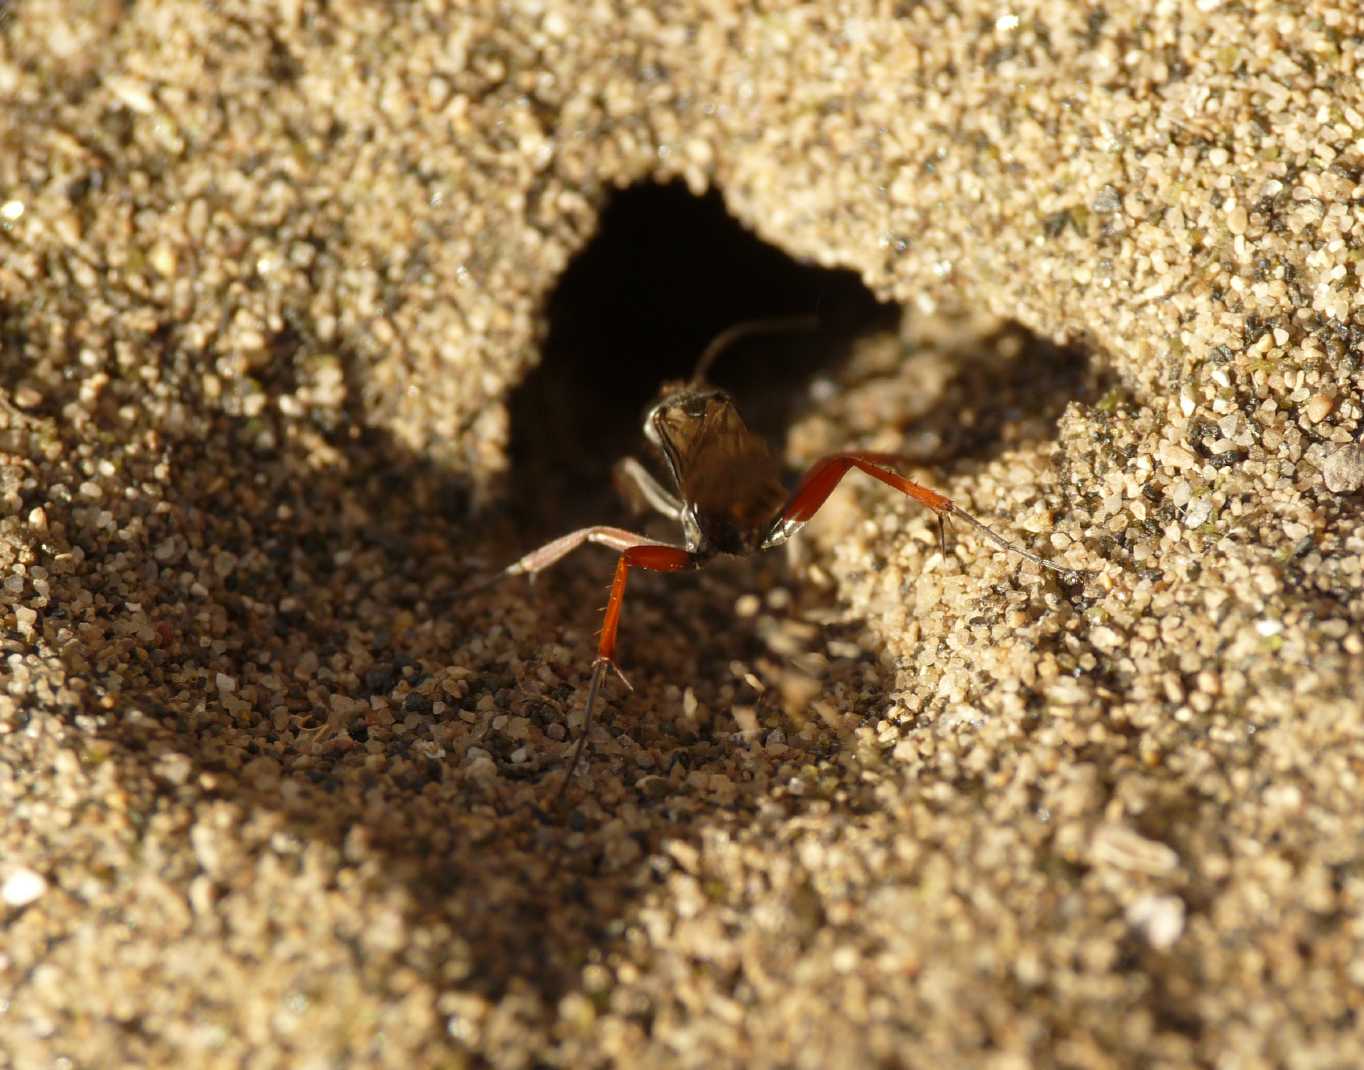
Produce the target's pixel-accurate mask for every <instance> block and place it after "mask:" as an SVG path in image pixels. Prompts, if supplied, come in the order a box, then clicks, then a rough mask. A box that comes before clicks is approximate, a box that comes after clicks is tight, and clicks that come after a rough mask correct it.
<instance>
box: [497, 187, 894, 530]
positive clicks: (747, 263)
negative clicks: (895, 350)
mask: <svg viewBox="0 0 1364 1070" xmlns="http://www.w3.org/2000/svg"><path fill="white" fill-rule="evenodd" d="M547 311H548V318H549V333H548V336H547V338H546V342H545V346H544V349H543V351H542V355H541V363H540V365H539V366H538V367H537V368H536V369H535V370H534V371H533V372H532V373H531V375H530V376H528V377H527V379H526V381H525V383H523V384H522V385H521V387H520V388H519V389H518V390H517V391H516V394H515V396H514V398H513V400H512V407H511V417H512V462H513V466H514V467H513V474H512V477H511V481H510V491H511V494H510V495H509V498H511V499H513V501H509V503H508V504H509V506H510V507H511V508H512V509H513V510H514V511H516V512H517V513H518V514H519V515H521V516H522V517H523V518H524V520H526V521H527V522H528V523H529V524H530V526H532V527H535V528H541V527H543V528H544V529H545V530H549V529H553V528H560V527H565V526H571V525H577V524H582V523H592V522H619V520H620V507H619V506H615V505H613V501H612V499H613V493H612V490H611V467H612V465H613V464H614V463H615V462H616V461H617V460H619V459H620V458H621V457H622V456H624V455H626V454H628V453H633V454H636V455H638V456H641V458H642V459H645V458H644V457H643V454H644V444H643V441H642V435H641V430H640V425H641V422H642V416H643V412H644V409H645V408H646V406H647V405H648V404H649V402H650V401H652V400H653V398H654V397H655V396H656V395H657V393H658V388H659V386H660V384H661V383H663V382H665V381H667V380H671V379H683V378H687V377H689V376H690V374H691V372H692V369H693V367H694V366H695V363H696V360H697V357H698V356H699V355H700V353H701V352H702V350H704V349H705V347H706V345H707V343H708V342H709V341H710V340H711V339H712V338H714V337H715V336H716V335H717V334H719V333H720V332H721V331H723V330H725V329H726V328H728V327H730V326H733V325H734V324H736V323H740V322H743V321H747V320H754V319H765V318H770V317H798V316H814V317H816V318H817V319H818V327H817V328H816V329H815V330H814V331H812V332H802V333H789V332H788V333H779V334H774V335H772V336H769V337H759V338H751V339H748V340H746V341H744V342H742V343H740V344H738V345H736V346H735V347H734V348H733V349H732V350H730V351H728V352H726V353H725V355H724V356H722V357H721V358H720V359H719V360H718V361H717V362H716V364H715V366H714V368H713V370H712V374H711V376H710V378H711V379H712V381H714V382H715V383H716V384H718V385H720V386H722V387H725V388H726V389H728V390H731V391H732V392H733V393H734V394H735V396H736V398H737V400H738V403H739V407H740V411H741V412H742V413H743V414H744V416H745V419H746V420H747V421H748V422H749V424H750V426H752V427H753V428H754V430H756V431H759V432H760V433H762V434H763V435H765V436H766V437H767V438H768V440H769V441H770V442H772V443H773V445H774V446H779V445H780V439H781V435H782V432H783V430H784V428H785V426H786V425H787V424H788V422H789V421H790V420H791V419H792V418H793V416H794V415H795V414H796V413H797V412H799V410H800V407H801V406H802V405H805V404H808V402H807V400H806V399H807V396H808V389H807V388H808V384H809V382H810V380H811V379H812V378H813V377H814V376H815V375H816V374H818V373H819V372H821V371H826V370H829V369H830V368H831V367H833V366H835V365H837V363H838V362H839V361H840V360H841V359H842V358H843V357H844V356H845V355H846V353H847V350H848V343H849V342H850V341H851V340H852V339H853V338H855V337H857V336H858V335H859V334H862V333H864V332H868V331H873V330H883V329H887V328H889V327H891V326H892V325H893V324H895V323H896V322H897V321H898V319H899V315H900V310H899V308H898V306H896V305H894V304H888V303H883V302H880V301H878V300H877V299H876V298H875V296H873V294H872V293H871V291H869V290H868V289H867V288H866V287H865V286H864V285H863V284H862V282H861V281H860V279H858V277H857V276H856V274H854V273H853V272H851V271H833V270H828V269H824V268H819V267H815V266H812V265H809V264H803V263H801V262H799V261H797V260H794V259H792V258H791V257H790V256H788V255H787V254H786V253H784V252H782V251H781V250H779V249H777V248H775V247H774V246H772V245H769V244H767V243H766V242H764V241H762V240H761V239H760V238H758V237H757V236H756V235H754V234H753V233H752V232H750V231H748V230H747V229H745V228H744V227H743V226H742V225H741V224H740V223H739V222H738V221H737V220H735V219H734V217H733V216H731V215H730V214H729V213H728V212H727V211H726V209H725V205H724V202H723V200H722V199H721V197H720V195H719V194H718V193H710V194H707V195H705V196H701V197H697V196H695V195H693V194H691V193H690V192H689V191H688V190H687V189H686V187H684V186H682V185H680V184H672V185H656V184H650V185H640V186H634V187H631V188H629V189H626V190H624V191H622V192H620V193H619V194H617V195H616V196H615V198H614V199H613V200H612V202H611V203H610V205H609V206H608V207H607V209H606V211H605V212H604V213H603V215H602V219H601V224H600V228H599V230H598V233H597V235H596V236H595V237H594V238H593V239H592V240H591V241H590V242H589V243H588V245H587V246H586V248H584V249H583V251H582V252H581V253H580V254H579V255H578V256H577V258H576V259H575V260H574V261H573V262H572V264H571V265H570V266H569V267H568V269H567V270H566V271H565V272H564V276H563V279H562V281H561V282H560V283H559V286H558V287H557V288H556V290H555V291H554V293H553V295H552V296H551V297H550V299H549V302H548V310H547ZM604 513H607V514H608V515H603V514H604ZM613 518H614V519H613Z"/></svg>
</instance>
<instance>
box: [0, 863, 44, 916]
mask: <svg viewBox="0 0 1364 1070" xmlns="http://www.w3.org/2000/svg"><path fill="white" fill-rule="evenodd" d="M46 891H47V881H46V880H45V879H44V878H43V876H42V875H41V874H39V873H35V872H34V871H33V870H31V869H28V868H25V867H20V868H19V869H16V870H13V871H11V872H10V875H9V876H8V877H6V878H5V882H4V884H0V899H3V900H4V902H5V905H6V906H9V907H26V906H28V905H29V904H30V903H33V902H36V901H37V900H38V899H40V898H42V895H43V893H44V892H46Z"/></svg>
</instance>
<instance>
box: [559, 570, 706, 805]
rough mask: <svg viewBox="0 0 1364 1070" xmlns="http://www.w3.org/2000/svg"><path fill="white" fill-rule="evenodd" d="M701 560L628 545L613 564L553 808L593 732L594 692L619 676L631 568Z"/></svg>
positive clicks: (595, 700) (595, 696)
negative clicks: (609, 674)
mask: <svg viewBox="0 0 1364 1070" xmlns="http://www.w3.org/2000/svg"><path fill="white" fill-rule="evenodd" d="M702 561H703V559H702V558H701V557H700V556H699V555H697V554H693V553H691V552H690V551H688V550H684V549H682V548H681V547H680V546H665V545H662V544H660V543H647V544H642V545H637V546H630V547H627V548H626V550H625V552H624V553H622V554H621V555H620V560H618V561H617V562H616V575H615V578H614V579H612V581H611V597H610V598H608V599H607V601H606V614H605V616H603V617H602V622H601V637H600V639H599V640H598V643H597V660H596V661H594V662H593V663H592V683H591V685H590V686H589V687H588V689H587V709H586V711H585V712H584V713H583V727H582V733H581V735H579V736H578V745H577V746H576V747H574V748H573V757H572V758H571V759H569V763H568V771H567V772H566V773H564V779H563V783H561V784H560V785H559V790H558V791H556V792H555V793H554V805H555V806H556V807H557V806H558V805H559V802H560V801H561V800H562V799H563V797H564V791H565V790H566V789H567V788H568V785H569V783H570V782H571V781H572V780H573V773H574V771H575V770H577V768H578V761H579V760H580V759H581V758H582V755H583V750H584V748H585V747H586V746H587V738H588V736H589V735H590V734H591V732H592V712H593V710H594V709H595V708H596V705H597V693H598V692H599V691H600V690H601V686H602V681H603V680H604V679H605V677H606V670H607V669H608V668H611V669H615V671H616V673H617V674H619V673H620V669H618V668H616V631H617V629H618V628H619V626H620V610H621V605H622V603H623V602H624V601H625V584H626V581H627V580H628V579H629V577H630V569H631V567H637V568H644V569H649V570H650V571H652V572H682V571H683V570H685V569H689V568H697V567H698V566H700V565H701V563H702ZM621 679H624V677H621ZM627 686H628V685H627Z"/></svg>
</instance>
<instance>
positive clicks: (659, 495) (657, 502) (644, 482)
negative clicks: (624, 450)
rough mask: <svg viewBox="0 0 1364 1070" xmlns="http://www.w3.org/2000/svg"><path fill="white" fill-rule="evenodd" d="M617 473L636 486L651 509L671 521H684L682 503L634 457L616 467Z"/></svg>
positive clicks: (627, 458) (626, 459)
mask: <svg viewBox="0 0 1364 1070" xmlns="http://www.w3.org/2000/svg"><path fill="white" fill-rule="evenodd" d="M616 472H617V473H618V475H619V476H620V478H621V479H623V480H628V481H629V482H630V483H632V484H634V487H635V489H636V490H637V491H638V492H639V494H640V497H642V498H643V499H644V500H645V501H646V502H648V503H649V505H650V507H651V508H653V509H654V510H655V511H656V512H660V513H662V514H663V515H664V516H666V517H667V518H668V519H669V520H679V521H680V520H681V519H682V501H681V499H679V498H678V497H677V495H675V494H673V493H672V492H671V491H669V490H668V489H667V488H666V487H665V486H663V484H662V483H660V482H659V481H658V480H657V479H655V478H654V475H653V473H652V472H650V471H649V470H648V469H647V468H645V467H644V466H643V465H642V464H640V463H639V462H638V461H637V460H635V459H634V458H633V457H626V458H625V459H624V460H622V461H621V462H620V463H619V464H617V465H616Z"/></svg>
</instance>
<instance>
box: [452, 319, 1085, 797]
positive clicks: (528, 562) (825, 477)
mask: <svg viewBox="0 0 1364 1070" xmlns="http://www.w3.org/2000/svg"><path fill="white" fill-rule="evenodd" d="M813 326H814V323H813V321H812V320H811V319H808V318H800V319H780V320H755V321H751V322H747V323H741V324H738V325H736V326H734V327H731V328H729V329H728V330H726V331H724V332H722V333H721V334H719V335H718V336H716V338H715V339H714V340H713V341H712V342H711V343H710V345H708V346H707V347H706V350H705V352H703V353H702V355H701V358H700V360H699V361H698V362H697V365H696V370H695V372H693V374H692V377H691V379H689V380H686V381H683V382H673V383H666V384H664V386H663V388H662V389H661V391H660V395H659V398H658V400H657V401H656V402H654V404H653V405H652V406H651V407H650V408H649V410H648V412H647V413H646V414H645V417H644V437H645V438H646V439H647V440H648V441H649V443H650V444H651V445H652V446H653V447H654V448H655V450H656V451H657V453H658V454H659V455H660V457H661V460H662V464H663V467H664V469H665V470H666V473H667V479H668V485H666V486H665V485H664V484H663V483H662V482H660V481H659V480H658V479H657V478H656V477H655V476H654V475H653V473H652V472H650V471H649V469H648V468H646V467H645V466H644V465H643V464H641V463H640V462H639V461H638V460H636V459H634V458H633V457H627V458H626V459H625V460H624V461H622V462H621V464H620V465H619V468H618V470H619V472H620V474H621V475H622V476H623V477H624V478H625V479H626V480H628V481H629V482H630V483H632V484H634V487H635V488H636V489H637V490H638V491H639V493H640V496H641V497H642V498H643V500H644V501H645V502H647V503H648V504H649V505H650V506H651V507H652V508H654V509H655V510H657V511H658V512H659V513H662V514H663V515H664V516H666V517H668V518H669V519H671V520H674V521H676V522H677V523H678V524H679V525H680V526H681V529H682V545H680V546H679V545H676V544H674V543H666V542H660V541H658V540H657V539H651V538H649V537H648V536H645V535H639V534H636V533H635V532H632V531H627V530H625V529H624V528H617V527H609V526H606V525H597V526H593V527H587V528H579V529H578V530H577V531H571V532H569V533H568V534H567V535H561V536H560V537H559V538H557V539H554V540H553V541H552V542H548V543H545V545H543V546H541V547H539V548H538V549H535V550H532V551H531V552H530V553H528V554H526V555H524V556H523V557H521V558H519V559H517V560H516V561H514V562H512V564H510V565H508V566H507V567H506V568H505V569H503V570H502V571H501V572H499V573H497V574H495V575H493V576H491V577H489V578H488V579H486V580H483V581H481V582H478V583H475V584H472V585H470V586H469V587H466V588H465V589H464V592H462V593H470V592H472V591H476V590H481V589H482V588H484V587H486V586H488V585H490V584H492V583H495V582H497V581H498V580H501V579H504V578H506V577H508V576H521V575H525V576H531V577H533V576H534V575H535V574H536V573H538V572H543V571H544V570H545V569H547V568H549V567H550V566H551V565H554V564H556V563H557V562H558V561H560V560H561V559H562V558H564V557H565V556H567V555H568V554H570V553H572V552H573V551H574V550H576V549H578V548H579V547H580V546H582V545H584V544H585V543H596V544H597V545H599V546H606V547H608V548H610V549H612V550H616V551H618V552H619V553H620V557H619V558H618V559H617V561H616V572H615V577H614V578H613V580H612V581H611V593H610V596H609V597H608V599H607V603H606V611H605V615H604V616H603V618H602V627H601V633H600V636H599V640H598V644H597V657H596V660H595V661H594V662H593V665H592V679H591V683H590V684H589V686H588V691H587V701H586V703H585V707H584V712H583V727H582V732H581V734H580V735H579V737H578V741H577V744H576V745H575V746H574V748H573V756H572V757H571V758H570V759H569V763H568V769H567V771H566V772H565V773H564V779H563V781H562V783H560V785H559V788H558V790H557V791H556V792H555V795H554V805H555V806H556V807H557V806H558V804H559V802H560V801H561V800H562V798H563V796H564V793H565V792H566V790H567V789H568V785H569V784H570V783H571V782H572V780H573V774H574V773H575V772H576V771H577V768H578V765H579V763H580V761H581V760H582V756H583V751H584V750H585V748H586V746H587V740H588V737H589V735H590V734H591V731H592V716H593V712H594V711H595V709H596V705H597V697H598V695H599V694H600V692H601V689H602V686H603V684H604V683H605V680H606V673H607V670H608V669H609V670H611V671H613V672H615V674H616V675H617V676H619V677H620V679H621V682H622V683H624V684H625V686H626V687H627V688H629V687H630V683H629V681H628V680H626V679H625V675H624V674H623V673H622V672H621V670H620V668H619V666H618V665H617V664H616V633H617V630H618V629H619V626H620V614H621V607H622V605H623V603H624V600H625V587H626V583H627V581H628V580H629V577H630V570H631V569H636V568H642V569H646V570H649V571H652V572H682V571H686V570H689V569H698V568H701V567H702V566H703V565H705V564H706V563H707V562H708V561H710V560H712V559H713V558H715V557H716V556H718V555H720V554H730V555H735V556H747V555H749V554H753V553H757V552H758V551H760V550H770V549H772V548H773V547H776V546H781V545H782V544H783V543H785V542H786V541H787V540H788V539H790V538H791V536H792V535H794V534H796V532H798V531H799V530H800V529H801V528H802V527H804V526H805V524H806V523H807V522H808V521H809V520H810V518H811V517H813V516H814V515H815V513H816V512H818V511H819V508H820V506H822V505H823V504H824V502H825V501H826V500H827V499H828V497H829V495H830V494H832V493H833V491H834V488H835V487H837V486H838V484H839V481H840V480H841V479H842V478H843V476H844V475H846V474H847V473H848V472H849V471H851V470H852V469H854V468H856V469H858V470H859V471H862V472H865V473H866V474H867V475H869V476H871V477H872V478H873V479H878V480H880V481H881V482H882V483H885V484H887V485H889V486H891V487H894V488H895V489H896V490H898V491H899V492H900V493H902V494H905V495H908V496H909V497H910V498H912V499H914V500H915V501H916V502H918V503H919V504H921V505H924V506H926V507H928V508H929V509H931V510H932V511H933V512H934V513H935V514H936V515H937V517H938V525H939V538H940V539H941V540H942V545H943V550H944V553H945V552H946V533H945V530H944V527H945V525H944V521H945V520H946V519H947V518H948V517H953V518H955V519H957V520H961V521H963V522H965V523H967V524H969V525H970V526H971V527H973V528H975V529H976V530H977V531H979V532H980V533H981V534H983V535H984V536H985V537H986V538H988V539H990V540H991V541H992V542H994V543H995V544H997V545H998V546H1001V547H1003V548H1004V549H1005V550H1007V551H1010V552H1011V553H1015V554H1018V555H1019V556H1020V557H1023V558H1025V559H1026V560H1028V561H1031V562H1033V563H1034V564H1036V565H1040V566H1042V567H1043V568H1049V569H1052V570H1053V571H1056V572H1060V573H1062V574H1067V575H1069V574H1073V573H1074V572H1075V570H1073V569H1069V568H1063V567H1062V566H1059V565H1056V564H1053V563H1052V562H1050V561H1046V560H1044V559H1043V558H1041V557H1039V556H1038V555H1037V554H1034V553H1032V552H1031V551H1029V550H1026V549H1024V548H1023V547H1021V546H1019V545H1018V544H1016V543H1014V542H1011V541H1010V540H1008V539H1006V538H1005V537H1004V536H1003V535H1000V534H999V533H998V532H996V531H995V530H994V529H993V528H991V527H989V526H987V525H986V524H984V523H983V522H981V521H980V520H977V519H976V518H975V517H974V516H972V515H971V514H970V513H968V512H966V511H965V510H964V509H962V508H961V507H960V506H958V505H956V504H955V503H953V502H952V500H951V499H950V498H947V497H945V496H944V495H942V494H939V493H938V492H937V491H934V490H930V489H929V488H928V487H924V486H921V485H919V484H918V483H913V482H911V481H910V480H908V479H905V478H904V477H903V476H901V475H900V474H899V473H898V472H897V471H896V468H897V466H902V465H904V464H905V463H906V462H905V459H904V458H902V457H899V456H898V455H896V454H892V453H874V452H869V451H865V450H847V451H843V452H839V453H833V454H830V455H829V456H827V457H824V458H822V459H821V460H819V461H816V462H815V463H814V464H813V465H812V466H811V467H810V468H809V470H808V471H807V472H806V473H805V475H804V476H803V477H802V478H801V480H800V481H799V482H798V483H797V485H796V488H795V490H794V491H788V490H787V488H786V487H785V485H784V484H783V483H782V480H781V471H780V465H779V464H778V462H777V458H776V456H775V455H774V454H773V452H772V450H771V449H770V448H769V447H768V445H767V443H766V442H765V441H764V440H763V439H762V438H760V437H759V436H758V435H756V434H754V433H753V432H752V431H750V430H749V429H748V427H747V425H746V424H745V423H744V421H743V418H742V417H741V416H740V415H739V410H738V408H737V407H736V406H735V403H734V399H733V398H732V397H731V396H730V395H729V394H727V393H726V392H725V391H723V390H721V389H719V388H718V387H715V386H712V385H711V384H710V383H709V382H708V381H707V379H706V373H707V372H708V371H709V369H710V365H711V364H712V363H713V361H714V360H715V358H716V357H717V356H719V355H720V353H722V352H723V351H724V350H726V349H728V348H730V347H731V346H732V345H733V344H734V343H735V342H738V341H740V340H741V339H743V338H747V337H749V336H751V335H755V334H760V333H770V332H773V331H788V330H806V329H810V328H812V327H813Z"/></svg>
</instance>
